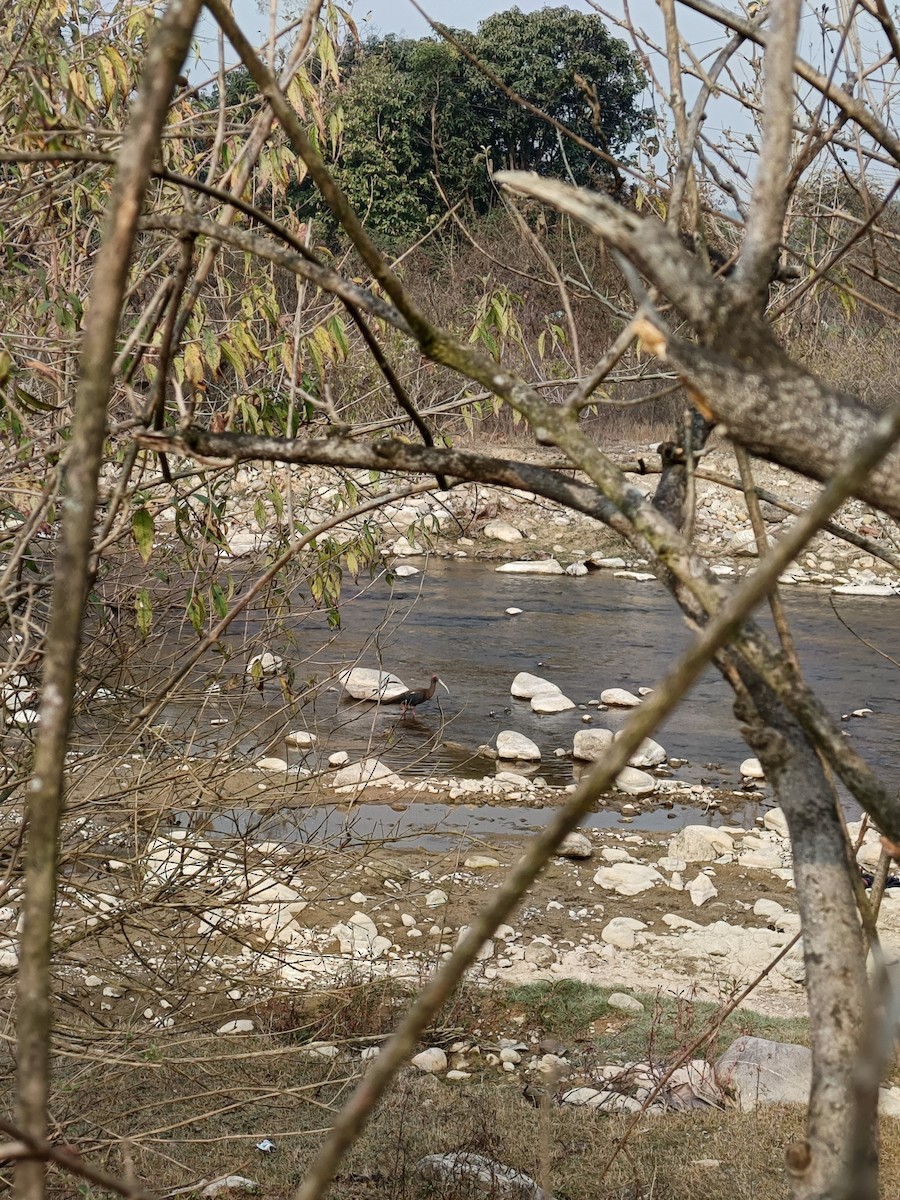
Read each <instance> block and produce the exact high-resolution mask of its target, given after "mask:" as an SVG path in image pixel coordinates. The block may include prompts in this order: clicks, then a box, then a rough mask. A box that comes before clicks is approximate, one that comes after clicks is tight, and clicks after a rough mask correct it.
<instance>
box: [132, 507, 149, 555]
mask: <svg viewBox="0 0 900 1200" xmlns="http://www.w3.org/2000/svg"><path fill="white" fill-rule="evenodd" d="M131 534H132V537H133V538H134V543H135V545H136V546H137V549H138V554H140V556H141V559H142V561H143V562H145V563H146V562H149V561H150V555H151V554H152V553H153V534H154V526H153V517H152V515H151V514H150V513H149V512H148V511H147V509H146V508H137V509H135V511H134V513H133V514H132V517H131Z"/></svg>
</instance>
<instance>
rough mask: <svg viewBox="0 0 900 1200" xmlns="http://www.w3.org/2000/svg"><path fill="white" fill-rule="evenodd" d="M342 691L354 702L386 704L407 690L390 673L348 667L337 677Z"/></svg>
mask: <svg viewBox="0 0 900 1200" xmlns="http://www.w3.org/2000/svg"><path fill="white" fill-rule="evenodd" d="M338 679H339V680H340V681H341V683H342V684H343V687H344V691H345V692H346V693H347V694H348V695H349V696H352V697H353V699H354V700H379V701H382V702H388V701H391V700H396V699H398V697H400V696H402V695H403V693H404V692H407V691H409V688H408V687H407V686H406V684H405V683H404V682H403V680H402V679H398V678H397V676H396V675H392V674H391V673H390V671H375V670H371V669H370V668H369V667H350V668H348V669H347V670H346V671H341V673H340V675H338Z"/></svg>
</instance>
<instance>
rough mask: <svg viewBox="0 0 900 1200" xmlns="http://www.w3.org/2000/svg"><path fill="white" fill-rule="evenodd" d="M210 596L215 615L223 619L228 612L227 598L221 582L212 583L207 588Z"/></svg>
mask: <svg viewBox="0 0 900 1200" xmlns="http://www.w3.org/2000/svg"><path fill="white" fill-rule="evenodd" d="M209 593H210V598H211V599H212V604H213V608H214V609H215V610H216V616H217V617H219V619H220V620H224V619H225V616H226V615H227V613H228V600H227V598H226V596H225V592H224V590H223V588H222V586H221V584H218V583H214V584H213V585H212V587H211V588H210V589H209Z"/></svg>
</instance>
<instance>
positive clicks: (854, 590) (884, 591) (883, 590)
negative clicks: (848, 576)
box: [831, 583, 897, 596]
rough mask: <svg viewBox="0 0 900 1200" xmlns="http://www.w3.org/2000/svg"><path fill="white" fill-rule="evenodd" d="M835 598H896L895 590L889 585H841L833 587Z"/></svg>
mask: <svg viewBox="0 0 900 1200" xmlns="http://www.w3.org/2000/svg"><path fill="white" fill-rule="evenodd" d="M831 590H832V592H834V593H835V595H837V596H896V595H897V589H896V588H895V587H894V586H893V584H890V583H842V584H839V585H838V586H837V587H833V588H832V589H831Z"/></svg>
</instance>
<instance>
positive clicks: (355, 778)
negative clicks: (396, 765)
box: [328, 758, 403, 788]
mask: <svg viewBox="0 0 900 1200" xmlns="http://www.w3.org/2000/svg"><path fill="white" fill-rule="evenodd" d="M328 782H329V783H330V784H331V786H332V787H336V788H342V787H357V786H358V785H359V784H369V783H378V784H380V785H381V786H382V787H392V786H394V785H395V784H400V783H402V782H403V781H402V780H401V779H400V776H399V775H395V774H394V772H393V771H392V770H391V768H390V767H386V766H385V765H384V763H383V762H380V761H379V760H378V759H377V758H364V759H363V760H362V762H358V763H351V764H350V766H348V767H342V768H341V770H339V771H338V772H337V773H336V774H335V775H332V776H331V778H330V779H329V780H328Z"/></svg>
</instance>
